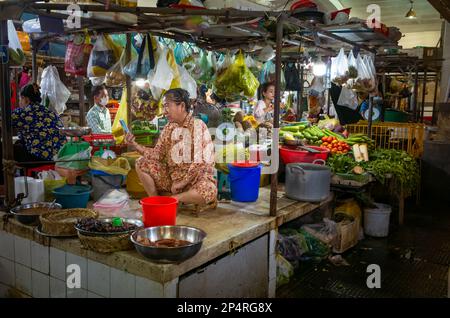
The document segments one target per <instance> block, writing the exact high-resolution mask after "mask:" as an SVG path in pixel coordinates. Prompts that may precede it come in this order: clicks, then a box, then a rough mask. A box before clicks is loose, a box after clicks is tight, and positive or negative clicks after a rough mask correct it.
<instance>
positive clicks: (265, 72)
mask: <svg viewBox="0 0 450 318" xmlns="http://www.w3.org/2000/svg"><path fill="white" fill-rule="evenodd" d="M258 80H259V82H260V84H261V85H262V84H264V83H275V80H276V66H275V63H273V62H272V61H268V62H266V63H265V64H264V65H263V67H262V70H261V73H260V75H259V78H258ZM285 89H286V79H285V77H284V72H283V71H282V72H281V90H283V91H284V90H285Z"/></svg>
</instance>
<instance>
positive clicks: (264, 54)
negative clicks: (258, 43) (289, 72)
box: [258, 45, 275, 62]
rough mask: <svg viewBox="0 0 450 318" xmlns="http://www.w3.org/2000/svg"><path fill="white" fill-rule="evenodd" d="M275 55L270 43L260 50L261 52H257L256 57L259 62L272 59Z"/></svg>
mask: <svg viewBox="0 0 450 318" xmlns="http://www.w3.org/2000/svg"><path fill="white" fill-rule="evenodd" d="M274 57H275V50H274V49H273V47H272V45H266V46H265V47H263V49H262V50H261V53H259V56H258V59H259V60H260V61H261V62H267V61H270V60H272V59H273V58H274Z"/></svg>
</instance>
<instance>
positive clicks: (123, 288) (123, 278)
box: [111, 268, 136, 298]
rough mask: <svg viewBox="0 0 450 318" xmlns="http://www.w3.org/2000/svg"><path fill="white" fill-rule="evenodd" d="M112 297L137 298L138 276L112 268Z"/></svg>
mask: <svg viewBox="0 0 450 318" xmlns="http://www.w3.org/2000/svg"><path fill="white" fill-rule="evenodd" d="M111 297H112V298H134V297H136V276H134V275H133V274H130V273H127V272H124V271H121V270H118V269H115V268H111Z"/></svg>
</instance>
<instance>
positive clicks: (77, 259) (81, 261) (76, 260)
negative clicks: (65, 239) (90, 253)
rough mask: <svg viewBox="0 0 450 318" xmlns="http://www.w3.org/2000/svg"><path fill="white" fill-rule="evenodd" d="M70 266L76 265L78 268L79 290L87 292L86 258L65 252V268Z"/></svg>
mask: <svg viewBox="0 0 450 318" xmlns="http://www.w3.org/2000/svg"><path fill="white" fill-rule="evenodd" d="M71 264H76V265H78V266H80V270H81V288H82V289H86V290H87V288H88V286H87V274H88V270H87V258H86V257H81V256H78V255H75V254H72V253H69V252H67V253H66V266H69V265H71Z"/></svg>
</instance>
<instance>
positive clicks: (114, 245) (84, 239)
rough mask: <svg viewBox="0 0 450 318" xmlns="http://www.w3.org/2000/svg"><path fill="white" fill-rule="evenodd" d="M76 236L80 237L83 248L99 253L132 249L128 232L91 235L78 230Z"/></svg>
mask: <svg viewBox="0 0 450 318" xmlns="http://www.w3.org/2000/svg"><path fill="white" fill-rule="evenodd" d="M78 238H79V239H80V241H81V246H82V247H83V248H84V249H89V250H92V251H95V252H99V253H113V252H118V251H126V250H131V249H133V243H132V242H131V240H130V233H125V234H118V235H108V236H91V235H83V234H81V233H79V232H78Z"/></svg>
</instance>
